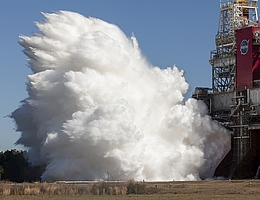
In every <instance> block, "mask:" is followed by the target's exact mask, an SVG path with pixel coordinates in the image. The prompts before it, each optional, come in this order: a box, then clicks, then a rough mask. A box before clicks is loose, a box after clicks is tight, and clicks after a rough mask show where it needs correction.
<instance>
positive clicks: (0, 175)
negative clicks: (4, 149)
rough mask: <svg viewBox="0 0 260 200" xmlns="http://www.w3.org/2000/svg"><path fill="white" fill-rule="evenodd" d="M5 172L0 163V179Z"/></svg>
mask: <svg viewBox="0 0 260 200" xmlns="http://www.w3.org/2000/svg"><path fill="white" fill-rule="evenodd" d="M3 173H4V168H3V166H2V165H0V180H2V179H1V178H2V174H3Z"/></svg>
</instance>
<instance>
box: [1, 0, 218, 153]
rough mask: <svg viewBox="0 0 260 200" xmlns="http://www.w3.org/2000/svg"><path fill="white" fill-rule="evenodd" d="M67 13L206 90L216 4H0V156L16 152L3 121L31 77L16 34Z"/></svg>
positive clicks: (100, 0) (98, 0)
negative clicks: (108, 26) (115, 32)
mask: <svg viewBox="0 0 260 200" xmlns="http://www.w3.org/2000/svg"><path fill="white" fill-rule="evenodd" d="M59 10H69V11H74V12H78V13H80V14H82V15H84V16H86V17H88V16H92V17H96V18H100V19H102V20H105V21H107V22H109V23H113V24H116V25H117V26H119V27H120V28H121V29H122V30H123V32H124V33H125V34H126V35H127V36H129V37H130V36H131V35H132V33H134V35H135V37H136V38H137V40H138V42H139V46H140V48H141V50H142V53H143V55H144V56H145V57H146V58H147V60H148V61H149V62H150V63H151V64H152V65H154V66H159V67H161V68H165V67H169V66H173V65H174V64H176V65H177V67H178V68H179V69H182V70H184V71H185V78H186V80H187V82H188V83H189V84H190V90H189V92H188V93H187V97H189V96H191V94H192V91H193V90H194V88H195V87H197V86H206V87H211V66H210V64H209V63H208V60H209V57H210V51H211V50H213V49H215V42H214V38H215V34H216V33H217V29H218V20H219V0H210V1H209V0H199V1H191V0H180V1H177V0H109V1H108V0H84V1H83V0H73V1H71V0H55V1H54V0H44V1H35V0H23V1H18V0H0V30H1V32H0V33H1V35H0V36H1V37H0V48H1V53H0V83H1V84H0V86H1V95H0V105H1V106H0V151H5V150H7V149H14V148H16V149H22V147H21V146H14V145H13V144H14V143H15V142H16V140H17V139H18V138H19V136H20V133H19V132H15V124H14V123H13V121H12V120H11V119H10V118H9V117H6V116H8V115H9V114H10V113H12V111H14V110H15V109H16V108H18V106H19V105H20V101H21V100H23V99H25V98H26V97H27V92H26V86H25V83H26V81H27V75H28V74H30V73H31V71H30V70H29V68H28V67H27V61H26V56H25V55H24V54H23V53H22V47H21V46H20V45H19V44H18V36H19V35H21V34H22V35H32V34H33V33H34V32H38V30H37V28H36V26H35V25H34V22H35V21H42V20H44V17H43V16H42V14H41V12H55V11H59Z"/></svg>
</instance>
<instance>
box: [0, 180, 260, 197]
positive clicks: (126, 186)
mask: <svg viewBox="0 0 260 200" xmlns="http://www.w3.org/2000/svg"><path fill="white" fill-rule="evenodd" d="M0 199H1V200H34V199H37V200H38V199H40V200H68V199H76V200H83V199H84V200H100V199H102V200H103V199H105V200H113V199H122V200H126V199H129V200H130V199H131V200H145V199H152V200H164V199H165V200H167V199H178V200H182V199H189V200H195V199H236V200H240V199H241V200H242V199H248V200H251V199H260V181H259V180H226V181H194V182H177V181H175V182H157V183H156V182H152V183H151V182H133V181H130V182H127V183H107V182H97V183H89V184H64V183H21V184H13V183H0Z"/></svg>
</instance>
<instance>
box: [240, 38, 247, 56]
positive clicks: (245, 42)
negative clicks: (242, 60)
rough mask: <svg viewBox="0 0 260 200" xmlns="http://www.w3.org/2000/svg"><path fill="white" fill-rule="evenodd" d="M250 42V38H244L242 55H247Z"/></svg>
mask: <svg viewBox="0 0 260 200" xmlns="http://www.w3.org/2000/svg"><path fill="white" fill-rule="evenodd" d="M248 43H249V40H243V41H242V42H241V44H240V52H241V54H242V55H246V54H247V52H248Z"/></svg>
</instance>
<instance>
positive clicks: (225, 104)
mask: <svg viewBox="0 0 260 200" xmlns="http://www.w3.org/2000/svg"><path fill="white" fill-rule="evenodd" d="M233 97H234V92H226V93H219V94H213V95H212V106H213V108H214V110H219V109H230V105H231V104H232V98H233Z"/></svg>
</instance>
